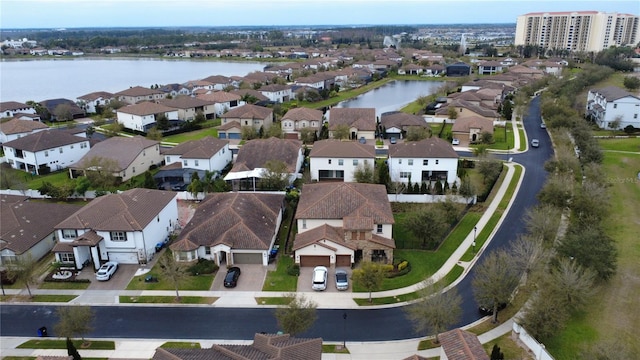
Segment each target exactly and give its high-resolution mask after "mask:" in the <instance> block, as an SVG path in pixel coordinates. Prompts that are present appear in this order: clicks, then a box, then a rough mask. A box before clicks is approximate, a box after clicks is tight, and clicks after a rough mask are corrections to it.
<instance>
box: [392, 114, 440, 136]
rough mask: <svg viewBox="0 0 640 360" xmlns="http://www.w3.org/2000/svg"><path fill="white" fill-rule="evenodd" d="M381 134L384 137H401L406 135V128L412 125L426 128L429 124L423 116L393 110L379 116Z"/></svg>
mask: <svg viewBox="0 0 640 360" xmlns="http://www.w3.org/2000/svg"><path fill="white" fill-rule="evenodd" d="M380 125H381V126H382V134H383V136H384V137H385V138H387V139H388V138H390V137H395V138H396V139H402V138H404V137H406V136H407V130H409V128H410V127H412V126H417V127H422V128H427V127H429V125H428V124H427V122H426V121H424V118H423V117H422V116H419V115H413V114H407V113H403V112H400V111H393V112H388V113H384V114H382V116H380Z"/></svg>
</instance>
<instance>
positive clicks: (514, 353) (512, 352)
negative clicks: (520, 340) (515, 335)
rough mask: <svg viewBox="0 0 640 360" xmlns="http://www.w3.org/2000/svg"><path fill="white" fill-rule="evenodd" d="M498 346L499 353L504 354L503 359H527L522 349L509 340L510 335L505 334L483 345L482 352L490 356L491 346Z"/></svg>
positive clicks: (527, 356) (527, 355)
mask: <svg viewBox="0 0 640 360" xmlns="http://www.w3.org/2000/svg"><path fill="white" fill-rule="evenodd" d="M494 344H498V347H500V351H501V352H502V353H503V354H504V358H505V359H528V358H529V353H527V350H525V349H524V348H521V347H520V346H518V344H516V342H515V341H513V340H512V339H511V334H505V335H502V336H501V337H499V338H497V339H495V340H492V341H489V342H488V343H486V344H483V345H482V347H484V350H485V351H486V352H487V354H491V350H492V349H493V345H494Z"/></svg>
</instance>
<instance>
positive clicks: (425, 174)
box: [388, 137, 459, 186]
mask: <svg viewBox="0 0 640 360" xmlns="http://www.w3.org/2000/svg"><path fill="white" fill-rule="evenodd" d="M458 158H459V156H458V154H457V153H456V152H455V150H453V146H451V144H450V143H449V142H447V141H445V140H442V139H440V138H437V137H432V138H428V139H424V140H420V141H411V142H404V143H401V144H391V145H389V160H388V164H389V175H390V177H391V181H394V182H403V183H407V182H409V180H410V181H411V183H412V184H415V183H419V184H420V183H422V182H428V181H446V182H447V183H449V185H450V186H451V185H452V184H453V183H454V182H456V180H457V176H458V175H457V174H458Z"/></svg>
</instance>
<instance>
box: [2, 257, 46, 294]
mask: <svg viewBox="0 0 640 360" xmlns="http://www.w3.org/2000/svg"><path fill="white" fill-rule="evenodd" d="M8 275H9V277H13V278H14V279H15V282H16V283H17V284H19V285H20V286H24V287H26V288H27V292H28V293H29V297H30V298H33V295H32V294H31V285H35V284H37V283H38V276H39V274H38V264H37V262H36V261H35V260H33V258H32V257H31V255H27V256H24V257H18V258H16V261H15V263H13V264H11V265H10V266H8Z"/></svg>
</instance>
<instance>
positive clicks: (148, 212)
mask: <svg viewBox="0 0 640 360" xmlns="http://www.w3.org/2000/svg"><path fill="white" fill-rule="evenodd" d="M176 224H178V203H177V195H176V193H174V192H170V191H162V190H153V189H143V188H136V189H131V190H127V191H125V192H122V193H119V194H108V195H104V196H100V197H97V198H95V199H93V200H91V202H89V204H87V205H85V206H83V207H82V208H81V209H79V210H78V211H76V212H75V213H74V214H72V215H71V216H69V217H67V218H66V219H64V220H62V221H61V222H60V223H58V224H57V225H56V226H55V229H56V231H57V238H58V239H59V240H58V243H57V244H56V245H55V246H54V248H53V252H54V253H55V255H56V261H58V262H61V263H63V264H70V265H73V266H75V267H76V268H77V269H82V268H83V267H84V266H87V265H89V264H93V268H94V269H98V268H100V265H101V264H102V263H104V262H106V261H116V262H118V263H121V264H146V263H148V262H149V261H150V260H151V259H152V258H153V256H154V255H155V252H156V244H157V243H158V242H162V241H164V240H165V239H167V238H168V237H169V235H170V234H171V233H172V232H173V231H174V229H175V227H176Z"/></svg>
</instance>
